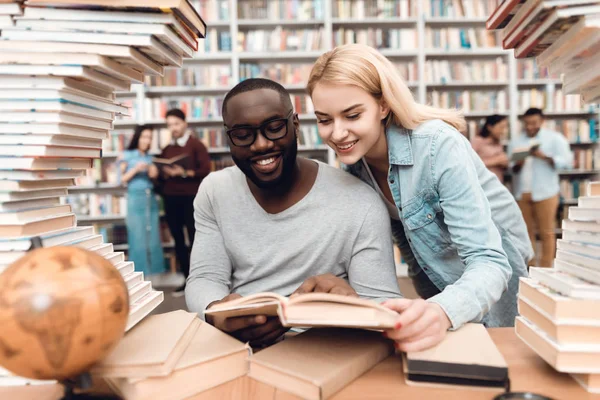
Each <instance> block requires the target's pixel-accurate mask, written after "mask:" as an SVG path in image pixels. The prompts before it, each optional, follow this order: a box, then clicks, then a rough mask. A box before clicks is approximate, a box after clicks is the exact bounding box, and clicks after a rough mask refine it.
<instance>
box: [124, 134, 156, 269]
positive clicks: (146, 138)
mask: <svg viewBox="0 0 600 400" xmlns="http://www.w3.org/2000/svg"><path fill="white" fill-rule="evenodd" d="M151 144H152V128H150V127H149V126H146V125H139V126H137V127H136V128H135V131H134V133H133V137H132V138H131V142H129V146H128V147H127V150H125V151H124V152H123V157H122V159H121V160H120V165H119V167H120V172H121V184H124V185H127V217H126V224H127V241H128V243H129V254H128V256H129V257H128V258H129V260H131V261H133V262H134V263H135V269H136V270H138V271H141V272H143V273H144V276H145V277H147V278H149V277H152V276H153V275H155V274H160V273H162V272H164V271H165V259H164V255H163V249H162V245H161V241H160V228H159V227H160V223H159V216H158V212H159V208H158V201H157V200H156V193H154V189H153V183H152V180H151V179H155V178H156V177H157V176H158V169H157V168H156V166H155V165H154V164H153V163H152V156H151V155H149V154H148V150H149V149H150V146H151Z"/></svg>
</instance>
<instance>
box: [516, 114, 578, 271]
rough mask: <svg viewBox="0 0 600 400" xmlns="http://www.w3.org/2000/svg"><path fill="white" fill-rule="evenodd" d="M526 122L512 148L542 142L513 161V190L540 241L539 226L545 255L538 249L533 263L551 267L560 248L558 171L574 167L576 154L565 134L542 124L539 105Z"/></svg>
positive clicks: (542, 116)
mask: <svg viewBox="0 0 600 400" xmlns="http://www.w3.org/2000/svg"><path fill="white" fill-rule="evenodd" d="M523 123H524V125H525V134H522V135H520V136H518V137H516V138H514V139H513V140H512V142H511V145H510V150H509V152H512V150H514V149H516V148H522V147H527V146H531V145H533V144H538V146H534V147H533V148H532V150H531V154H530V155H529V156H528V157H526V158H525V159H524V160H521V161H518V162H515V163H512V170H513V173H514V178H513V192H514V195H515V198H516V199H517V202H518V203H519V207H520V208H521V212H522V213H523V217H524V218H525V223H526V224H527V231H528V233H529V238H530V239H531V242H532V243H536V241H535V233H536V228H537V231H538V232H539V235H540V239H541V242H542V252H541V257H538V252H537V249H536V257H534V258H533V259H532V260H531V261H530V262H529V264H530V265H537V266H540V267H551V266H552V260H553V259H554V252H555V250H556V243H555V241H556V234H555V229H556V212H557V210H558V203H559V193H560V183H559V176H558V171H559V170H561V169H566V168H571V167H572V165H573V154H572V153H571V149H570V147H569V142H568V141H567V139H565V137H564V136H563V135H562V134H560V133H559V132H554V131H551V130H549V129H544V128H542V124H543V123H544V114H543V112H542V110H540V109H539V108H530V109H529V110H527V111H526V112H525V116H524V117H523ZM535 247H536V246H534V248H535ZM537 258H539V260H537V261H538V262H537V263H536V259H537Z"/></svg>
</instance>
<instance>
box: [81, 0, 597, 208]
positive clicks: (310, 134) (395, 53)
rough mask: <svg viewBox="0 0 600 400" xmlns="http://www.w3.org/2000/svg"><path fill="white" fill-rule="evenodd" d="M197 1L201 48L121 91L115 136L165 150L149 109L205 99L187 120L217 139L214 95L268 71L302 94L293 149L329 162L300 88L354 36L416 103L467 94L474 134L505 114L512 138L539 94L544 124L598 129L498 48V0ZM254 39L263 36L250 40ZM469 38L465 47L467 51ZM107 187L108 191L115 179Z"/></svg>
mask: <svg viewBox="0 0 600 400" xmlns="http://www.w3.org/2000/svg"><path fill="white" fill-rule="evenodd" d="M192 3H195V5H196V6H197V7H203V9H202V10H201V11H203V13H201V15H203V16H204V17H205V20H206V22H207V24H208V27H209V30H208V35H207V39H206V40H205V43H204V47H203V46H201V47H202V49H201V51H200V52H199V53H198V54H197V55H196V56H195V57H194V58H193V59H190V60H185V61H184V64H183V69H180V70H175V69H174V70H172V71H167V73H166V74H165V78H149V79H147V82H146V84H144V85H137V86H136V87H135V88H134V90H132V91H130V92H124V93H119V94H118V97H119V98H120V99H121V100H122V101H126V102H129V104H130V105H131V106H132V107H133V111H134V112H133V117H132V118H130V119H127V120H119V121H116V122H115V134H117V135H123V134H124V135H128V134H130V133H131V131H132V130H133V127H134V126H135V125H137V124H149V125H151V126H152V127H154V128H155V129H156V132H157V134H156V136H155V141H154V142H155V144H156V142H157V141H158V139H160V141H161V143H160V147H162V146H164V145H165V144H166V140H165V138H164V137H162V134H161V133H159V130H161V129H164V128H165V127H166V124H165V121H164V119H163V118H161V116H160V115H157V112H155V111H156V110H155V109H160V107H163V106H164V103H165V102H167V101H170V100H173V101H182V99H187V100H189V101H190V102H191V101H193V100H194V99H196V100H197V99H206V100H207V101H211V102H212V103H211V104H212V106H213V111H215V112H213V113H207V115H201V116H195V115H193V114H194V112H191V113H190V112H189V111H188V116H189V118H188V122H189V125H190V127H191V128H192V129H194V130H195V131H196V132H197V133H198V135H199V136H201V137H211V136H210V135H217V136H219V135H220V136H221V137H222V138H223V132H222V129H223V127H222V120H221V118H220V115H219V113H220V111H219V110H220V104H221V103H220V102H219V101H220V100H219V99H221V100H222V98H223V96H224V95H225V94H226V93H227V91H228V90H229V89H230V88H231V87H233V86H234V85H235V83H237V82H238V81H239V80H241V79H246V78H249V77H258V76H260V77H268V78H271V79H274V80H278V81H279V82H280V83H282V84H283V85H284V86H285V87H286V88H287V89H288V90H289V92H290V93H291V95H292V96H294V97H298V98H299V99H300V100H299V103H298V104H301V107H300V108H301V109H300V110H299V113H300V120H301V126H302V127H303V129H304V128H306V131H303V133H302V134H301V143H300V147H299V148H300V151H302V153H303V154H304V155H309V156H311V157H314V158H318V159H321V160H322V161H325V162H328V163H330V164H335V162H336V159H335V152H334V151H333V150H331V149H329V148H328V147H327V146H325V145H323V144H322V143H320V141H319V139H318V135H317V134H316V118H315V117H314V115H313V114H312V112H311V109H310V101H309V99H308V101H307V99H306V98H303V95H304V92H305V83H306V78H307V76H308V73H309V72H310V67H311V65H312V63H313V62H314V61H315V60H316V58H317V57H318V56H319V55H321V54H322V53H323V52H325V51H327V50H329V49H331V48H333V47H334V45H336V44H342V43H347V42H352V41H359V42H363V43H366V44H369V45H373V44H378V45H379V46H380V47H381V48H380V51H381V53H382V54H384V55H386V56H387V57H389V59H390V60H391V61H392V63H394V64H395V65H397V66H398V69H399V71H400V72H401V74H402V75H403V76H404V77H405V80H406V82H407V84H408V86H409V87H410V88H411V90H412V91H413V93H414V95H415V98H416V99H417V100H418V101H420V102H427V103H432V102H433V103H434V105H438V106H442V107H443V106H462V105H463V103H464V101H463V100H467V103H469V104H468V107H466V108H465V117H466V118H467V122H468V124H469V132H467V135H468V136H470V137H472V136H473V135H474V134H475V132H476V131H477V130H478V129H479V127H480V125H481V123H482V119H483V118H485V117H486V116H487V115H489V114H493V113H498V114H504V115H506V116H508V118H509V123H510V132H511V133H510V134H511V135H514V134H516V133H518V132H519V130H520V123H519V118H520V116H521V115H522V113H523V112H524V111H525V109H526V108H528V107H525V105H526V104H527V103H530V105H531V106H534V105H537V104H535V103H536V101H537V100H536V99H538V97H536V96H538V93H539V96H542V97H544V96H545V97H544V99H546V100H547V101H545V103H544V104H542V106H543V107H542V108H544V109H545V110H546V115H547V119H548V121H549V123H553V124H559V125H560V124H562V123H563V121H567V122H568V121H574V122H573V123H572V124H574V126H575V129H582V128H581V127H578V124H579V122H581V121H595V122H594V123H593V126H591V127H590V129H591V130H596V129H597V125H598V124H597V120H598V114H597V110H596V109H594V108H584V107H583V106H579V107H576V106H577V105H573V104H567V102H565V101H564V96H562V95H561V92H560V89H561V81H560V79H558V78H556V77H550V76H548V75H547V74H546V73H544V72H542V73H540V71H538V70H537V69H536V66H535V65H532V64H531V63H532V62H533V61H532V60H516V59H515V58H514V57H513V54H512V52H511V51H507V50H503V49H502V48H501V47H499V43H500V41H499V38H498V35H497V33H493V32H488V31H486V30H485V21H486V19H487V16H488V15H490V14H491V12H492V11H493V8H495V7H496V5H497V3H499V1H494V0H473V1H468V2H467V1H464V0H463V3H464V4H467V3H468V4H469V5H472V6H471V7H467V8H465V9H464V11H463V10H459V9H453V8H452V5H453V4H455V3H456V2H449V1H444V0H432V1H414V0H412V1H408V0H259V1H257V0H203V1H195V2H192ZM461 30H462V31H461ZM461 32H465V33H464V34H463V33H461ZM457 35H458V36H457ZM461 35H464V36H463V37H461ZM282 37H285V38H286V40H283V39H282ZM258 41H261V43H255V42H258ZM465 42H468V43H469V46H468V47H466V46H465V45H464V44H465ZM540 98H541V97H540ZM211 99H215V100H214V101H213V100H211ZM433 100H435V101H433ZM161 102H162V103H161ZM555 103H558V104H555ZM563 103H564V104H563ZM167 104H168V103H167ZM190 104H192V103H190ZM152 105H154V106H152ZM559 106H560V107H559ZM567 106H568V107H567ZM153 107H154V108H153ZM164 108H165V107H163V109H164ZM192 108H193V107H192ZM202 112H204V110H202ZM199 114H200V113H199ZM203 135H204V136H203ZM590 137H592V138H595V137H597V134H596V133H594V134H593V135H588V137H587V138H580V137H579V135H577V136H574V137H573V138H572V140H571V139H570V141H571V142H572V147H573V149H574V150H583V151H587V150H591V151H592V158H593V159H595V158H596V156H595V153H594V151H593V150H594V149H595V147H596V145H595V143H593V142H591V140H590ZM507 139H509V138H507ZM127 141H128V139H127V140H125V141H122V142H121V145H122V144H123V143H125V142H127ZM113 142H114V141H113ZM217 143H218V144H217V145H212V146H208V147H209V151H210V154H211V157H212V158H214V160H215V168H218V167H219V166H224V165H228V164H227V163H228V161H227V159H228V149H227V147H226V141H224V140H222V139H221V140H220V141H219V140H217ZM209 144H210V143H209ZM117 147H118V146H117ZM153 151H154V152H156V153H157V152H158V151H159V147H158V146H156V145H155V148H154V149H153ZM119 152H120V148H115V146H112V147H108V148H107V149H105V151H104V153H103V156H104V157H103V160H102V164H103V166H102V168H105V166H104V164H110V163H114V160H115V159H116V158H117V156H118V155H119ZM599 163H600V160H599ZM580 164H581V163H580ZM584 164H585V163H584ZM588 164H589V163H588ZM598 165H600V164H598ZM587 166H589V165H587ZM580 168H581V169H577V170H573V171H564V172H563V173H562V174H561V178H563V177H564V179H566V180H569V181H581V182H584V181H586V180H589V179H592V178H594V177H596V176H597V174H596V168H597V166H596V162H592V168H586V166H585V165H584V166H582V167H580ZM103 175H104V174H103ZM109 182H110V184H112V185H113V186H114V184H115V181H109ZM85 183H86V184H87V186H85V188H84V189H81V191H84V192H88V193H96V192H104V193H108V192H110V191H113V193H116V194H118V193H119V192H118V190H120V189H117V188H112V189H109V188H108V187H110V184H109V186H108V187H103V186H102V185H100V186H94V184H95V182H94V181H86V182H85ZM565 186H566V185H565ZM572 192H573V190H569V191H568V193H565V194H567V195H568V196H569V197H568V198H567V196H563V197H564V198H566V199H569V198H574V197H576V196H572V194H573V193H572ZM120 193H121V195H122V194H124V193H125V191H124V190H123V191H121V192H120ZM565 204H567V202H565Z"/></svg>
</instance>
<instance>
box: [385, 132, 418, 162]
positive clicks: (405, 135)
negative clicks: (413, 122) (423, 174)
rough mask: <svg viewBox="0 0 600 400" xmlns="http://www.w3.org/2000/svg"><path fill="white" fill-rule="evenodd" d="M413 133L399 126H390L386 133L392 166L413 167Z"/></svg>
mask: <svg viewBox="0 0 600 400" xmlns="http://www.w3.org/2000/svg"><path fill="white" fill-rule="evenodd" d="M410 133H411V131H410V130H408V129H404V128H399V127H397V126H390V127H389V128H388V129H387V130H386V132H385V135H386V139H387V146H388V157H389V160H390V164H394V165H413V164H414V159H413V154H412V145H411V139H410Z"/></svg>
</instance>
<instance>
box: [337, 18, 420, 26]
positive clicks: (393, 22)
mask: <svg viewBox="0 0 600 400" xmlns="http://www.w3.org/2000/svg"><path fill="white" fill-rule="evenodd" d="M417 22H418V20H417V18H362V19H360V20H359V19H352V18H333V19H332V21H331V23H332V25H334V26H336V25H344V26H369V27H372V26H374V25H375V26H382V25H385V26H406V27H411V26H414V25H416V24H417Z"/></svg>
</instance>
